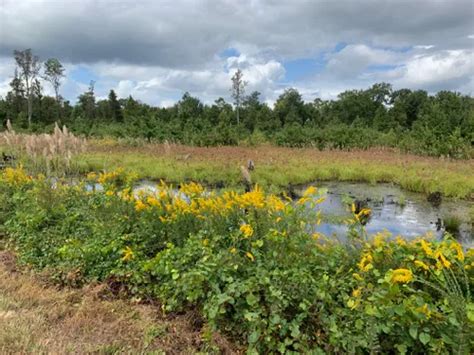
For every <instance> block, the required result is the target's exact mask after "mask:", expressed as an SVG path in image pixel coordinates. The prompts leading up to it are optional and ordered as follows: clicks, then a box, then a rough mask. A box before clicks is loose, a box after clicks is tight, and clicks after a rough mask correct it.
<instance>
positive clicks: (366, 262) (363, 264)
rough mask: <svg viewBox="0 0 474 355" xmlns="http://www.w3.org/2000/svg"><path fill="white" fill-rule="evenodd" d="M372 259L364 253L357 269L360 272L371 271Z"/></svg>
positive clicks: (368, 254)
mask: <svg viewBox="0 0 474 355" xmlns="http://www.w3.org/2000/svg"><path fill="white" fill-rule="evenodd" d="M373 260H374V259H373V257H372V255H371V254H370V253H365V254H363V255H362V258H361V259H360V261H359V263H358V264H357V266H359V269H360V270H361V271H364V272H367V271H369V270H370V269H372V268H373V267H374V266H373V265H372V261H373Z"/></svg>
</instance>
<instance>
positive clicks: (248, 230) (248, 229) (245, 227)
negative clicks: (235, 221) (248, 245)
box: [240, 224, 253, 238]
mask: <svg viewBox="0 0 474 355" xmlns="http://www.w3.org/2000/svg"><path fill="white" fill-rule="evenodd" d="M240 231H241V232H242V234H243V235H244V237H245V238H249V237H251V236H252V235H253V228H252V226H251V225H250V224H242V225H241V226H240Z"/></svg>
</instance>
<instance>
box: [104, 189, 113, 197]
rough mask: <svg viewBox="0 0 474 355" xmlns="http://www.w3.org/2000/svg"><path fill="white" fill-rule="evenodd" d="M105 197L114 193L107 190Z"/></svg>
mask: <svg viewBox="0 0 474 355" xmlns="http://www.w3.org/2000/svg"><path fill="white" fill-rule="evenodd" d="M105 194H106V195H107V196H113V195H114V192H113V191H112V190H108V191H107V192H106V193H105Z"/></svg>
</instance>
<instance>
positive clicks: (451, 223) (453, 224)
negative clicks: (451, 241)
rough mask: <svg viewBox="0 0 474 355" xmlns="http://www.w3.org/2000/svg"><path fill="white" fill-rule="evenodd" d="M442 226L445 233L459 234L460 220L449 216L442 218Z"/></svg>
mask: <svg viewBox="0 0 474 355" xmlns="http://www.w3.org/2000/svg"><path fill="white" fill-rule="evenodd" d="M443 224H444V228H445V229H446V231H447V232H449V233H451V234H453V235H456V234H457V233H459V227H460V226H461V219H460V218H459V217H458V216H456V215H449V216H446V217H444V218H443Z"/></svg>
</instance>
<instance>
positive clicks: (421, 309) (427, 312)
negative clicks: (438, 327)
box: [416, 303, 431, 319]
mask: <svg viewBox="0 0 474 355" xmlns="http://www.w3.org/2000/svg"><path fill="white" fill-rule="evenodd" d="M416 311H417V312H418V313H421V314H424V315H425V316H426V318H428V319H430V318H431V311H430V310H429V309H428V304H426V303H425V304H424V305H423V306H421V307H418V308H417V309H416Z"/></svg>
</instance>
